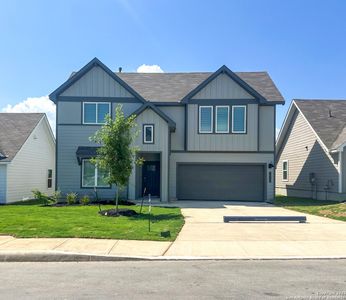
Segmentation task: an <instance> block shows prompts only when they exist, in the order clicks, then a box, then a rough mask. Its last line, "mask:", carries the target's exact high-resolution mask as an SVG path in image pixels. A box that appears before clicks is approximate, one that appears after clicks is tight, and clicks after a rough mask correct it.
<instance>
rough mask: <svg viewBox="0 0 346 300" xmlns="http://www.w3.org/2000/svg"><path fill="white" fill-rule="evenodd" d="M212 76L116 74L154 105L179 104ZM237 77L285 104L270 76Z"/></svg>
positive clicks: (201, 74)
mask: <svg viewBox="0 0 346 300" xmlns="http://www.w3.org/2000/svg"><path fill="white" fill-rule="evenodd" d="M212 74H213V73H212V72H192V73H116V75H117V76H119V77H120V78H121V79H122V80H124V81H125V82H126V83H127V84H128V85H129V86H131V87H132V88H133V89H134V90H135V91H137V92H138V93H139V94H140V95H141V96H142V97H143V98H144V99H146V100H148V101H152V102H179V101H181V100H182V99H183V98H184V97H185V96H186V95H187V94H188V93H189V92H191V91H192V90H193V89H195V88H196V87H197V86H199V85H200V84H201V83H202V82H203V81H204V80H206V79H207V78H208V77H209V76H210V75H212ZM235 74H236V75H238V76H239V77H240V78H241V79H242V80H244V81H245V82H246V83H247V84H248V85H250V86H251V87H252V88H253V89H254V90H256V91H257V92H258V93H259V94H261V95H262V96H263V97H264V98H266V99H267V100H268V101H274V102H275V101H279V102H283V101H284V99H283V97H282V95H281V93H280V92H279V90H278V89H277V87H276V86H275V84H274V82H273V81H272V80H271V78H270V76H269V75H268V73H267V72H235Z"/></svg>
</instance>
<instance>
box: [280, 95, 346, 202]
mask: <svg viewBox="0 0 346 300" xmlns="http://www.w3.org/2000/svg"><path fill="white" fill-rule="evenodd" d="M345 145H346V100H293V101H292V104H291V106H290V108H289V110H288V113H287V115H286V118H285V121H284V123H283V126H282V129H281V131H280V134H279V136H278V140H277V148H276V151H277V162H278V163H277V167H276V192H277V193H278V194H283V195H288V196H296V197H304V198H315V199H320V200H339V201H342V200H345V199H346V155H345V152H344V147H345Z"/></svg>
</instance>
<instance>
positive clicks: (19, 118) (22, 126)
mask: <svg viewBox="0 0 346 300" xmlns="http://www.w3.org/2000/svg"><path fill="white" fill-rule="evenodd" d="M43 116H44V114H43V113H0V128H1V130H0V153H1V155H2V157H3V158H2V159H1V157H0V161H1V162H4V161H5V162H7V161H11V160H12V159H13V158H14V157H15V156H16V154H17V152H18V151H19V150H20V148H21V147H22V146H23V144H24V143H25V141H26V140H27V138H28V137H29V135H30V134H31V132H32V131H33V130H34V128H35V127H36V125H37V124H38V122H39V121H40V120H41V119H42V117H43Z"/></svg>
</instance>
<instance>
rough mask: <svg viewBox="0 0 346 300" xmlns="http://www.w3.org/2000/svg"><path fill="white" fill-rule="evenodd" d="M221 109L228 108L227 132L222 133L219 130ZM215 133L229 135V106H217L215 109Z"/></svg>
mask: <svg viewBox="0 0 346 300" xmlns="http://www.w3.org/2000/svg"><path fill="white" fill-rule="evenodd" d="M219 108H227V130H226V131H222V130H218V129H217V110H218V109H219ZM215 132H216V133H229V106H228V105H217V106H216V107H215Z"/></svg>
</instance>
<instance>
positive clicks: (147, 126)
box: [143, 124, 154, 144]
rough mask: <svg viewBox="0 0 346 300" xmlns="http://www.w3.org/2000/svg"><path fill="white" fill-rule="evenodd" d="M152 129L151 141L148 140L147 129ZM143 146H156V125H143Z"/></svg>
mask: <svg viewBox="0 0 346 300" xmlns="http://www.w3.org/2000/svg"><path fill="white" fill-rule="evenodd" d="M147 128H151V139H150V140H147V139H146V138H147V135H146V129H147ZM143 131H144V132H143V144H154V125H149V124H147V125H143Z"/></svg>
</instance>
